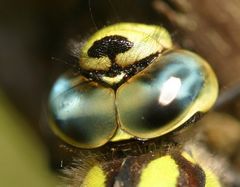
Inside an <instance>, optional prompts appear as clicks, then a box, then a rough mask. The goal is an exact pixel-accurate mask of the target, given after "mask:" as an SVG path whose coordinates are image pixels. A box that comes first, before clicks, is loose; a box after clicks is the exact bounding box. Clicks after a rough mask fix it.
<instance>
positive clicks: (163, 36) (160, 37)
mask: <svg viewBox="0 0 240 187" xmlns="http://www.w3.org/2000/svg"><path fill="white" fill-rule="evenodd" d="M171 47H172V41H171V37H170V35H169V33H168V32H167V31H166V30H165V29H164V28H163V27H160V26H156V25H145V24H138V23H120V24H115V25H111V26H108V27H105V28H103V29H101V30H99V31H98V32H96V33H95V34H94V35H93V36H92V37H90V38H89V39H88V41H87V42H86V43H85V44H84V45H83V48H82V50H81V54H80V61H79V65H80V67H81V68H82V69H85V70H103V71H108V70H109V69H110V68H111V66H112V63H113V61H114V63H116V64H117V65H118V66H119V67H126V66H129V65H132V64H134V63H135V62H136V61H139V60H141V59H143V58H146V57H148V56H149V55H151V54H155V53H157V52H162V51H163V49H169V48H171Z"/></svg>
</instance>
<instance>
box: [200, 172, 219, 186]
mask: <svg viewBox="0 0 240 187" xmlns="http://www.w3.org/2000/svg"><path fill="white" fill-rule="evenodd" d="M204 171H205V175H206V185H205V187H221V184H220V182H219V180H218V177H217V176H216V175H215V174H214V173H212V172H211V171H210V170H206V169H205V170H204Z"/></svg>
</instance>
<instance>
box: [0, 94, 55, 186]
mask: <svg viewBox="0 0 240 187" xmlns="http://www.w3.org/2000/svg"><path fill="white" fill-rule="evenodd" d="M34 134H35V133H34V132H33V131H32V130H31V129H30V128H29V124H28V121H27V120H26V119H25V118H24V117H23V116H22V115H21V114H20V113H19V112H18V111H17V110H16V109H15V108H14V106H13V105H12V104H11V103H10V101H9V100H8V98H7V97H6V96H5V95H4V94H3V92H2V91H1V90H0V150H1V152H0V186H5V187H15V186H16V187H33V186H34V187H38V186H39V187H43V186H44V187H47V186H55V183H56V179H55V178H54V177H53V175H52V174H51V172H50V169H49V166H48V156H47V154H46V152H45V149H44V147H43V145H42V144H41V143H40V141H39V140H38V139H37V138H36V137H37V136H35V135H34Z"/></svg>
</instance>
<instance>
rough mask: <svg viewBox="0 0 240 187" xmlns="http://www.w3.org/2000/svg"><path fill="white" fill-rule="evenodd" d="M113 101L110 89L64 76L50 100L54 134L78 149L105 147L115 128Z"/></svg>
mask: <svg viewBox="0 0 240 187" xmlns="http://www.w3.org/2000/svg"><path fill="white" fill-rule="evenodd" d="M114 98H115V95H114V92H113V90H112V89H109V88H104V87H102V86H100V85H98V84H96V83H92V82H89V81H88V80H86V79H85V78H84V77H82V76H74V75H72V74H71V73H66V74H65V75H63V76H61V77H60V78H59V79H58V80H57V81H56V83H55V85H54V87H53V89H52V91H51V94H50V98H49V107H50V122H51V125H52V128H53V130H54V132H55V133H56V134H57V135H58V136H59V137H61V138H62V139H63V140H65V141H66V142H69V143H70V144H72V145H76V146H78V147H83V148H93V147H99V146H101V145H103V144H105V143H106V142H108V141H109V140H110V139H111V137H112V136H113V135H114V133H115V131H116V128H117V126H116V125H115V121H116V119H115V118H116V115H115V106H114Z"/></svg>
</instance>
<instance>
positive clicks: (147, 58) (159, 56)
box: [49, 23, 218, 149]
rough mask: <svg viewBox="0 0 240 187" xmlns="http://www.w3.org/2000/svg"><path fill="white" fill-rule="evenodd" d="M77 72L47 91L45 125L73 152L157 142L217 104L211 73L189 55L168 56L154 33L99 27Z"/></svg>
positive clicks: (169, 50)
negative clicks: (126, 142)
mask: <svg viewBox="0 0 240 187" xmlns="http://www.w3.org/2000/svg"><path fill="white" fill-rule="evenodd" d="M78 67H79V68H78V69H79V74H78V75H76V74H73V73H71V72H67V73H66V74H64V75H62V76H61V77H60V78H59V79H58V80H57V81H56V83H55V84H54V86H53V89H52V91H51V94H50V99H49V108H50V117H49V121H50V123H51V125H52V128H53V130H54V132H55V133H56V134H57V135H58V136H59V137H60V138H62V139H63V140H64V141H66V142H67V143H69V144H71V145H74V146H77V147H80V148H88V149H89V148H96V147H100V146H102V145H104V144H106V143H107V142H110V141H121V140H124V139H131V138H136V139H142V140H146V139H151V138H155V137H159V136H162V135H165V134H167V133H169V132H171V131H173V130H175V129H177V128H178V127H180V126H181V125H183V124H185V123H186V122H187V121H189V119H191V117H193V116H194V115H195V114H197V113H205V112H207V111H208V110H209V109H210V108H211V106H212V105H213V104H214V102H215V100H216V98H217V93H218V85H217V80H216V77H215V74H214V72H213V71H212V69H211V67H210V66H209V65H208V64H207V62H206V61H205V60H204V59H202V58H201V57H199V56H198V55H197V54H194V53H192V52H189V51H186V50H175V49H173V46H172V41H171V37H170V35H169V34H168V32H167V31H166V30H165V29H164V28H162V27H160V26H155V25H144V24H136V23H120V24H115V25H112V26H108V27H105V28H103V29H102V30H100V31H98V32H97V33H95V34H93V36H92V37H90V38H89V39H88V40H87V41H86V43H85V44H84V45H83V47H82V49H81V52H80V57H79V64H78Z"/></svg>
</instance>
